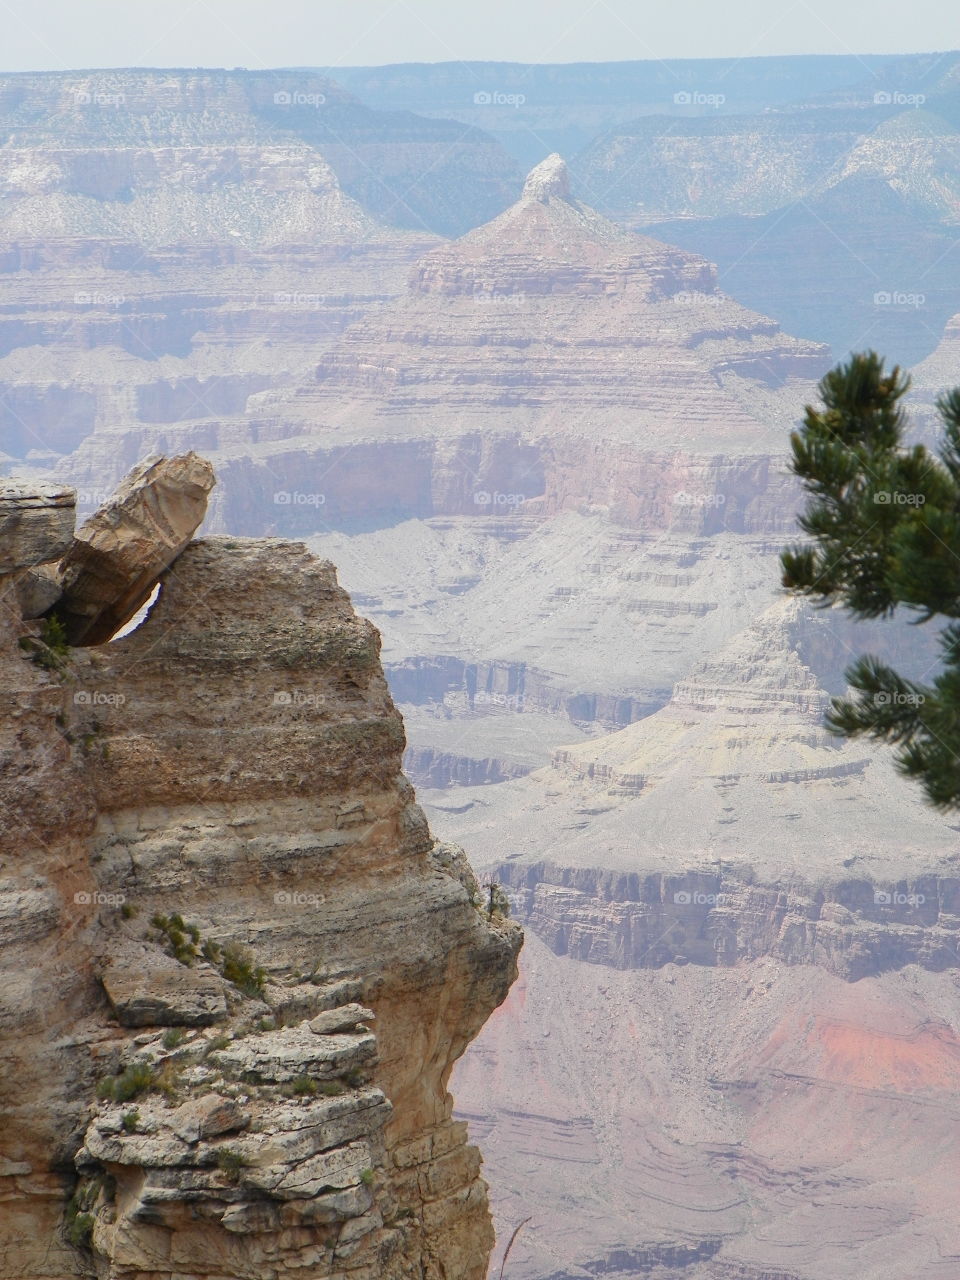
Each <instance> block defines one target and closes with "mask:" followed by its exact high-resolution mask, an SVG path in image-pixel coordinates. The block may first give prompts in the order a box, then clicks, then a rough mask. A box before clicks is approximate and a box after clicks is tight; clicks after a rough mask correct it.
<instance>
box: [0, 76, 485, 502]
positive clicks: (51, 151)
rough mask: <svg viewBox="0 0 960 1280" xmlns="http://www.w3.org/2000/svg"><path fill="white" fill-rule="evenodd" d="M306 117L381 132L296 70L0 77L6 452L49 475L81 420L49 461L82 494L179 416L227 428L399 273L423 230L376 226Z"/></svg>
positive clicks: (394, 288)
mask: <svg viewBox="0 0 960 1280" xmlns="http://www.w3.org/2000/svg"><path fill="white" fill-rule="evenodd" d="M284 95H286V97H287V98H288V99H289V101H285V100H284ZM275 97H276V98H277V99H278V100H277V101H275ZM323 113H326V114H323ZM318 115H321V116H322V118H323V119H324V120H327V121H328V123H330V124H332V126H333V129H334V132H335V133H336V134H337V137H338V139H339V140H338V141H337V143H336V146H337V147H338V148H340V149H344V148H343V142H344V139H345V138H346V137H347V136H349V135H350V134H351V132H353V131H355V130H357V129H359V130H360V131H361V132H365V133H366V134H367V135H368V136H373V137H376V136H377V135H378V132H379V134H380V135H384V134H385V132H386V135H389V133H390V129H389V128H388V127H387V126H388V124H389V121H386V122H385V121H384V120H382V119H380V124H379V127H378V124H377V120H378V117H377V116H376V113H371V112H369V111H367V110H366V109H365V108H363V107H362V106H361V105H360V104H359V103H357V102H356V100H355V99H353V98H352V97H351V95H349V94H346V93H345V92H344V91H343V90H342V89H340V88H338V87H337V86H336V85H334V84H332V83H331V82H330V81H329V80H326V79H324V78H322V77H319V76H310V75H306V74H304V75H303V76H302V77H300V78H299V79H298V81H297V83H296V84H292V83H291V84H288V83H287V82H286V81H285V80H283V78H282V77H281V78H279V79H276V78H274V77H271V76H269V75H268V76H257V75H255V74H245V73H242V72H237V73H209V74H201V73H197V74H192V73H186V72H129V73H125V72H104V73H102V74H100V75H97V74H93V75H73V76H70V75H66V76H64V75H37V76H11V77H6V78H4V79H3V80H2V82H0V119H2V120H3V123H4V127H5V142H4V146H3V147H0V188H2V190H3V195H4V200H3V214H2V217H0V235H2V239H3V243H2V245H0V388H2V399H3V407H2V409H0V452H2V454H3V457H2V458H0V465H2V466H3V469H4V470H8V469H11V468H12V469H16V470H17V471H18V472H21V473H22V472H23V469H24V468H30V467H33V468H36V470H37V471H38V473H39V474H40V475H41V476H42V475H47V474H49V471H50V469H51V467H53V466H55V464H56V461H57V459H59V458H62V457H63V456H64V455H67V454H70V453H72V452H73V451H74V450H75V449H77V447H78V446H79V445H80V444H81V443H82V442H83V441H85V440H87V439H88V438H90V443H89V446H88V448H89V450H90V455H91V458H92V464H91V466H90V467H89V469H88V470H87V471H86V472H85V474H84V475H81V472H80V471H79V470H76V471H71V470H70V468H69V466H67V467H66V468H65V472H64V474H65V478H67V479H69V480H70V481H71V482H73V483H74V484H77V483H78V481H79V486H78V487H79V499H80V503H79V505H80V507H81V509H82V510H83V511H84V512H88V511H90V510H92V509H94V508H95V507H97V506H98V505H99V503H100V502H101V501H103V500H104V499H105V498H106V496H107V495H108V494H109V493H110V492H111V491H112V489H113V487H114V486H115V485H116V484H117V483H118V482H119V480H120V479H121V478H122V476H123V475H124V474H125V473H126V472H127V471H128V470H129V468H130V467H131V466H133V465H134V464H135V463H136V462H138V461H139V460H140V459H141V458H142V457H143V456H144V455H145V454H147V453H150V452H154V451H156V452H168V451H174V452H176V451H179V446H174V447H173V449H172V450H171V446H170V442H169V441H168V440H167V438H166V433H167V432H168V431H169V430H172V429H174V428H175V427H176V428H177V429H178V430H179V432H180V438H182V439H186V440H188V441H189V443H187V444H186V445H184V446H183V447H184V450H185V449H189V448H199V449H204V450H206V449H209V447H211V446H217V447H220V446H224V445H227V444H228V443H229V441H230V440H231V439H233V438H234V437H235V436H236V434H237V431H238V426H237V420H238V419H239V418H241V417H242V414H243V411H244V408H245V406H246V402H247V399H248V397H249V396H250V395H251V394H253V393H254V392H257V391H262V390H264V389H265V388H269V387H276V386H279V385H284V384H285V382H287V381H289V380H291V379H293V380H297V379H298V378H300V377H302V376H303V374H304V373H305V371H306V370H307V369H309V368H310V366H311V363H312V362H315V360H316V358H317V354H318V352H320V351H322V350H323V348H324V346H325V345H326V344H328V343H329V342H331V341H332V340H333V339H334V338H335V337H336V335H337V334H338V333H340V332H341V330H342V329H343V328H344V327H345V326H346V325H348V324H350V323H351V322H352V321H354V320H356V319H357V318H358V317H359V316H361V315H363V314H364V312H365V311H366V310H368V309H369V308H370V307H375V306H377V305H381V304H382V303H383V302H384V301H386V300H387V299H389V298H391V297H393V296H395V294H396V293H397V292H399V291H400V289H401V288H402V287H403V282H404V279H405V276H406V272H407V269H408V267H409V264H410V262H411V260H412V259H413V258H414V257H416V256H419V255H420V254H422V253H423V252H424V251H425V250H426V249H427V248H429V247H430V246H432V245H434V244H436V243H437V241H438V239H439V237H438V235H437V234H436V233H434V232H432V231H429V230H424V228H423V226H422V224H421V225H416V224H415V225H414V227H413V229H411V230H407V231H401V230H397V229H394V228H393V227H389V226H386V225H384V224H383V223H382V222H381V221H379V220H377V218H376V217H374V216H371V214H370V213H369V212H368V211H367V210H366V209H365V208H364V207H363V206H362V205H361V204H360V203H358V202H357V200H356V199H354V198H353V197H352V196H351V195H350V194H349V193H348V192H346V191H345V190H344V189H343V187H342V185H341V183H340V181H339V180H338V176H337V172H336V170H335V167H334V166H333V165H332V164H331V162H330V160H329V159H328V157H327V154H326V151H325V149H324V147H323V146H322V145H320V144H319V142H318V140H317V139H316V138H313V139H312V140H311V138H308V137H307V136H306V134H305V132H304V130H305V129H306V131H307V132H308V133H309V128H308V125H309V124H310V118H311V116H312V117H316V116H318ZM424 123H426V122H424ZM438 130H439V133H441V134H442V132H443V129H442V127H439V126H438ZM435 132H437V130H435ZM330 137H332V135H331V134H330V133H329V129H328V137H327V141H329V140H330ZM363 145H364V144H363V143H361V142H360V141H359V140H357V147H358V148H359V150H360V151H361V152H362V150H363ZM424 146H425V147H426V149H427V151H430V149H431V148H436V147H438V146H439V138H437V137H434V138H433V139H432V140H426V139H425V140H424ZM347 150H349V148H347ZM473 150H476V148H473ZM481 150H482V148H481ZM470 152H471V147H470V144H469V143H465V146H464V149H463V151H462V153H461V160H463V158H464V156H465V155H467V154H468V153H470ZM408 158H409V157H408ZM452 162H453V161H452V160H451V163H452ZM351 163H354V164H356V163H357V161H356V158H354V159H353V160H352V161H351ZM385 181H386V182H387V184H388V185H389V181H388V180H387V179H386V178H385ZM396 194H397V195H399V192H398V193H396ZM423 194H424V197H425V198H426V199H427V200H428V202H429V199H430V197H429V195H428V193H427V192H426V191H424V193H423ZM509 194H510V189H508V188H505V189H504V193H503V196H502V199H501V203H502V202H504V201H505V200H506V199H508V198H509ZM497 207H498V208H499V207H501V204H498V205H497ZM78 353H82V355H83V359H82V361H80V362H79V365H80V366H82V367H79V366H78ZM141 435H144V436H145V435H149V437H150V440H151V441H152V443H151V444H150V445H149V446H148V447H146V448H143V447H142V444H143V440H142V439H141ZM241 437H242V438H243V439H245V440H249V438H250V436H249V433H248V432H246V431H245V430H241Z"/></svg>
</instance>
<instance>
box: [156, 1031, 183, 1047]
mask: <svg viewBox="0 0 960 1280" xmlns="http://www.w3.org/2000/svg"><path fill="white" fill-rule="evenodd" d="M186 1038H187V1033H186V1032H185V1031H184V1029H183V1027H171V1028H170V1030H169V1031H165V1032H164V1033H163V1042H162V1043H163V1047H164V1048H165V1049H178V1048H179V1047H180V1045H182V1044H183V1042H184V1040H186Z"/></svg>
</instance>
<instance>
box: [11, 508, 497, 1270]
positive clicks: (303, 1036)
mask: <svg viewBox="0 0 960 1280" xmlns="http://www.w3.org/2000/svg"><path fill="white" fill-rule="evenodd" d="M61 540H62V534H61V533H60V532H57V534H56V537H51V538H50V540H49V542H48V544H47V550H46V552H44V551H43V550H42V549H40V551H39V556H40V558H53V556H56V555H59V553H60V551H61V549H62V547H61ZM160 541H162V539H160ZM3 616H4V623H3V627H2V631H0V644H2V651H0V681H2V683H3V686H4V694H5V697H4V706H5V708H6V709H5V711H4V714H3V717H2V719H0V735H2V737H0V748H2V749H0V766H2V772H0V802H2V804H3V806H4V812H5V814H6V815H7V818H6V820H5V822H4V824H3V834H2V847H0V858H2V864H0V865H2V871H3V879H2V881H0V970H2V972H3V983H2V989H0V1027H2V1037H0V1055H2V1073H0V1074H2V1079H3V1086H2V1094H3V1096H2V1105H3V1110H4V1115H5V1123H4V1132H3V1138H2V1142H0V1155H2V1157H3V1159H2V1162H0V1181H2V1183H3V1187H2V1190H0V1195H2V1197H3V1201H4V1213H3V1215H2V1216H0V1274H2V1275H3V1276H4V1277H6V1280H41V1278H43V1280H53V1278H54V1277H58V1278H59V1277H62V1276H65V1275H94V1274H97V1275H99V1276H103V1277H107V1276H109V1277H110V1278H111V1280H146V1277H147V1276H149V1277H150V1280H157V1278H158V1277H164V1276H169V1277H173V1276H190V1277H191V1278H194V1277H195V1278H197V1280H203V1278H207V1277H210V1278H212V1277H214V1276H216V1277H218V1278H219V1277H224V1276H230V1277H233V1278H234V1280H264V1278H265V1277H267V1276H271V1277H274V1280H281V1277H283V1276H285V1275H288V1274H289V1275H293V1274H297V1275H312V1276H316V1277H318V1278H320V1277H327V1276H329V1277H333V1276H337V1277H342V1276H348V1275H349V1276H351V1277H356V1280H374V1277H377V1278H379V1277H391V1278H394V1280H406V1278H407V1277H409V1276H412V1275H417V1276H418V1277H419V1276H426V1277H431V1278H433V1280H454V1277H456V1278H457V1280H460V1278H461V1277H463V1278H464V1280H481V1278H482V1277H483V1276H484V1275H485V1274H486V1268H487V1259H488V1256H489V1251H490V1247H491V1244H492V1231H491V1226H490V1219H489V1214H488V1210H487V1208H486V1199H485V1188H484V1184H483V1183H482V1182H481V1181H480V1180H479V1177H478V1166H479V1155H478V1153H477V1152H476V1150H475V1149H474V1148H472V1147H470V1146H468V1145H467V1143H466V1133H465V1126H463V1125H462V1124H459V1123H455V1122H453V1121H452V1119H451V1099H450V1096H449V1094H448V1092H447V1088H446V1086H447V1080H448V1078H449V1074H450V1070H451V1068H452V1065H453V1062H454V1061H455V1059H456V1058H457V1057H458V1056H459V1055H460V1054H461V1053H462V1052H463V1049H464V1048H465V1047H466V1045H467V1043H468V1042H469V1040H470V1039H471V1038H472V1037H473V1036H474V1035H475V1034H476V1033H477V1031H478V1030H479V1028H480V1026H481V1025H482V1023H483V1021H484V1020H485V1019H486V1017H487V1016H488V1014H489V1013H490V1011H491V1010H492V1009H493V1008H494V1007H495V1006H496V1005H497V1004H498V1003H499V1002H500V1001H502V999H503V998H504V996H505V994H506V991H507V989H508V987H509V984H510V982H511V980H512V978H513V976H514V975H515V973H516V954H517V951H518V949H519V944H520V933H519V930H518V928H517V927H516V926H515V925H512V924H510V923H509V922H508V921H506V920H504V919H503V918H502V916H500V915H499V914H493V915H490V914H488V912H487V911H485V910H484V904H483V901H482V896H481V894H480V891H479V888H478V886H477V883H476V881H475V880H474V878H473V875H472V873H471V872H470V870H469V868H468V866H467V864H466V861H465V859H464V858H463V855H462V854H461V853H460V852H459V851H458V850H455V849H450V848H447V847H438V846H437V845H436V844H435V842H434V841H433V840H432V838H431V836H430V833H429V830H428V828H427V826H426V822H425V820H424V818H423V815H422V813H421V811H420V810H419V808H418V807H417V805H416V804H415V802H414V797H413V793H412V790H411V788H410V786H409V784H408V783H407V782H406V781H405V780H404V778H403V776H402V774H401V773H400V759H401V752H402V749H403V728H402V724H401V721H400V718H399V715H398V714H397V712H396V710H395V709H394V707H393V705H392V703H391V701H390V698H389V695H388V693H387V690H386V685H385V683H384V681H383V677H382V674H381V671H380V665H379V660H378V647H379V645H378V637H377V635H376V633H375V631H374V630H373V628H372V627H371V626H370V625H369V624H368V623H365V622H363V621H361V620H360V619H358V618H357V617H356V615H355V614H354V613H353V611H352V608H351V606H350V602H349V600H348V598H347V596H346V595H345V593H344V592H343V591H342V590H341V589H340V588H339V587H338V586H337V583H336V578H335V574H334V570H333V567H332V566H331V565H330V564H329V563H323V562H319V561H317V560H315V559H314V558H313V557H311V556H310V554H309V553H308V552H307V551H306V549H305V548H303V547H302V546H299V545H297V544H288V543H284V542H281V541H278V540H265V541H235V540H229V539H213V540H208V541H204V542H199V543H191V544H190V545H189V546H187V548H186V549H185V550H184V551H183V552H182V553H181V554H180V555H179V557H178V558H177V560H176V563H175V566H174V568H173V570H172V571H170V572H166V573H164V574H163V575H162V578H161V590H160V596H159V599H158V600H157V603H156V604H155V605H154V607H153V609H152V611H151V613H150V615H149V617H148V618H147V619H146V621H145V622H143V623H142V624H141V625H140V626H139V627H138V628H137V629H135V630H134V631H132V632H131V633H130V634H128V635H127V636H125V637H124V638H123V639H120V640H116V641H114V642H113V643H111V644H109V645H105V646H96V645H90V646H87V647H84V648H83V649H74V648H70V647H68V646H66V645H63V644H62V643H60V642H59V641H58V640H57V638H56V637H55V636H54V635H53V634H52V633H51V632H50V630H49V627H48V626H47V624H46V623H29V622H23V621H20V620H19V619H18V617H17V616H16V615H11V612H10V611H9V610H7V611H5V613H4V615H3ZM44 637H46V639H44ZM21 639H22V640H23V641H24V642H25V643H24V645H21V644H19V643H18V642H19V641H20V640H21ZM374 1026H375V1028H376V1031H375V1032H374V1031H372V1030H371V1029H370V1028H371V1027H374ZM164 1028H166V1029H164Z"/></svg>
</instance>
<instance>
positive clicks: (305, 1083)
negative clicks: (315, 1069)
mask: <svg viewBox="0 0 960 1280" xmlns="http://www.w3.org/2000/svg"><path fill="white" fill-rule="evenodd" d="M290 1090H291V1092H292V1093H295V1094H296V1095H297V1096H298V1097H312V1095H313V1094H315V1093H316V1092H317V1082H316V1080H313V1079H312V1078H311V1077H310V1076H297V1078H296V1079H295V1080H294V1081H293V1082H292V1083H291V1085H290Z"/></svg>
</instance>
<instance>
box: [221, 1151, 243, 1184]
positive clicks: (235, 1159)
mask: <svg viewBox="0 0 960 1280" xmlns="http://www.w3.org/2000/svg"><path fill="white" fill-rule="evenodd" d="M248 1164H249V1161H248V1160H247V1158H246V1156H245V1155H244V1154H243V1152H242V1151H237V1150H236V1149H235V1148H234V1147H221V1148H220V1150H219V1151H218V1152H217V1168H218V1169H219V1170H220V1172H221V1173H222V1174H223V1175H224V1177H225V1178H227V1179H228V1181H230V1182H238V1181H239V1180H240V1172H241V1170H243V1169H245V1168H246V1167H247V1165H248Z"/></svg>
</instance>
